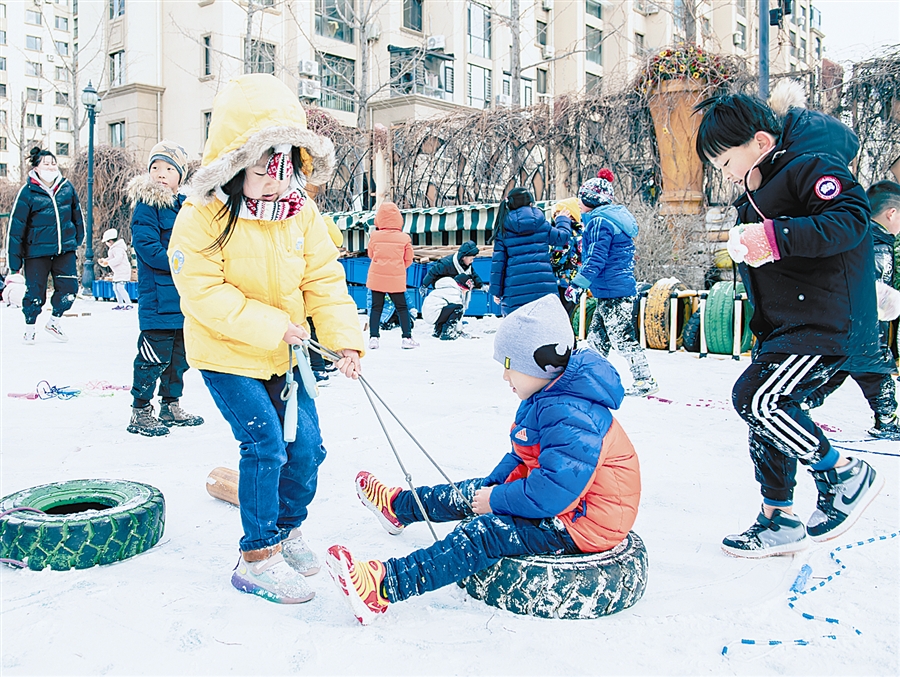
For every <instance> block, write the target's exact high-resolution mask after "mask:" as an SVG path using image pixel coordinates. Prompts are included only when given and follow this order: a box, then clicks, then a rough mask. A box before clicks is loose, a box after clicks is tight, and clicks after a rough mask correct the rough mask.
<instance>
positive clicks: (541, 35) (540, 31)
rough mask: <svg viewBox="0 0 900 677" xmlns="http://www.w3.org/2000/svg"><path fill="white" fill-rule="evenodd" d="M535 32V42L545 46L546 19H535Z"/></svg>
mask: <svg viewBox="0 0 900 677" xmlns="http://www.w3.org/2000/svg"><path fill="white" fill-rule="evenodd" d="M536 27H537V30H536V33H537V43H538V44H539V45H541V46H542V47H546V46H547V22H546V21H537V22H536Z"/></svg>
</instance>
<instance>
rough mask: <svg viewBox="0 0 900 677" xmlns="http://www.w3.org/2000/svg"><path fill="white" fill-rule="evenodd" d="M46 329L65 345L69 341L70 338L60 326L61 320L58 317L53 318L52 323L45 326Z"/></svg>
mask: <svg viewBox="0 0 900 677" xmlns="http://www.w3.org/2000/svg"><path fill="white" fill-rule="evenodd" d="M44 329H45V330H46V332H47V333H48V334H50V335H51V336H52V337H53V338H55V339H56V340H57V341H62V342H63V343H65V342H66V341H68V340H69V337H68V336H66V333H65V332H64V331H63V330H62V327H61V326H60V319H59V318H58V317H51V318H50V321H49V322H47V324H46V325H45V326H44Z"/></svg>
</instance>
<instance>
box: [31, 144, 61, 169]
mask: <svg viewBox="0 0 900 677" xmlns="http://www.w3.org/2000/svg"><path fill="white" fill-rule="evenodd" d="M47 156H49V157H52V158H53V159H54V160H55V159H56V156H55V155H54V154H53V153H51V152H50V151H49V150H42V149H41V147H40V146H35V147H34V148H32V149H31V150H30V151H28V161H29V162H30V163H31V168H32V169H34V168H35V167H37V166H38V165H39V164H41V159H42V158H45V157H47Z"/></svg>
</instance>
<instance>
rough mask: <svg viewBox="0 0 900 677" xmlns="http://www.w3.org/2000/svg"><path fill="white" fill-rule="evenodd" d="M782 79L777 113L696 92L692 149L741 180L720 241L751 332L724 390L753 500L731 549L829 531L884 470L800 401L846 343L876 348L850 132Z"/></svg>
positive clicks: (870, 493)
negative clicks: (739, 431)
mask: <svg viewBox="0 0 900 677" xmlns="http://www.w3.org/2000/svg"><path fill="white" fill-rule="evenodd" d="M783 83H784V84H781V83H779V86H776V88H775V90H774V91H773V95H772V100H773V108H776V110H779V112H781V113H782V115H783V117H781V118H779V117H776V114H775V112H774V111H773V109H772V108H769V107H768V106H766V104H765V103H763V102H762V101H760V100H759V99H756V98H754V97H750V96H747V95H744V94H737V95H733V96H724V97H719V98H714V99H708V100H707V101H703V102H702V103H700V104H699V105H698V106H697V109H698V110H702V111H703V119H702V120H701V122H700V129H699V133H698V136H697V153H698V154H699V155H700V157H701V158H703V159H704V160H705V161H708V162H711V163H712V164H713V165H714V166H715V167H716V168H717V169H719V170H721V171H722V173H723V175H724V176H725V178H726V179H728V180H730V181H732V182H733V183H735V184H737V185H739V186H741V187H742V188H743V189H744V191H745V192H744V195H742V196H741V197H740V198H739V199H738V200H737V202H736V203H735V206H736V207H737V210H738V223H739V224H740V225H738V226H735V227H734V228H733V229H732V230H731V233H730V238H729V246H728V251H729V253H730V254H731V256H732V258H733V259H734V260H735V261H736V262H737V263H738V264H739V268H740V272H741V277H742V278H743V280H744V284H745V285H746V287H747V291H748V294H749V297H750V302H751V303H752V305H753V308H754V311H753V317H752V319H751V321H750V328H751V329H752V331H753V333H754V334H755V335H756V338H757V346H756V350H755V351H754V356H753V362H752V364H751V365H750V366H749V367H748V368H747V369H746V371H744V373H743V374H742V375H741V376H740V378H739V379H738V381H737V382H736V383H735V385H734V389H733V392H732V399H733V402H734V407H735V409H736V410H737V412H738V414H740V416H741V417H742V418H743V419H744V420H745V421H746V422H747V423H748V425H749V427H750V455H751V457H752V459H753V463H754V465H755V466H756V479H757V481H758V482H759V483H760V485H761V490H762V496H763V505H762V511H761V512H760V514H759V516H758V517H757V519H756V522H755V523H754V524H753V525H752V526H751V527H750V528H749V529H747V531H745V532H744V533H742V534H735V535H731V536H728V537H726V538H725V540H724V541H723V544H722V548H723V549H724V550H725V552H727V553H728V554H731V555H735V556H739V557H753V558H756V557H769V556H772V555H779V554H785V553H792V552H797V551H800V550H802V549H804V548H805V547H807V545H808V542H809V540H810V538H811V539H812V540H813V541H827V540H830V539H832V538H835V537H837V536H839V535H840V534H842V533H844V532H845V531H846V530H847V529H849V528H850V527H851V526H852V524H853V523H854V522H855V521H856V520H857V519H858V518H859V515H860V513H862V511H863V510H864V509H865V508H866V507H867V506H868V505H869V503H871V501H872V499H874V497H875V495H876V494H877V493H878V491H879V490H880V489H881V486H882V485H883V484H884V479H883V478H882V477H880V476H879V475H877V474H876V472H875V470H874V469H872V467H871V466H869V464H868V463H866V462H865V461H863V460H861V459H858V458H845V457H842V456H841V455H840V454H839V453H838V451H837V450H836V449H834V448H833V447H832V446H831V444H830V443H829V441H828V439H827V438H826V437H825V435H824V433H823V432H822V430H821V429H820V428H819V427H818V426H817V425H816V424H815V423H814V422H813V420H812V419H811V418H810V417H809V415H808V413H807V412H806V410H805V409H804V408H803V407H801V403H803V402H804V400H805V399H806V397H807V396H808V395H809V394H810V393H812V392H813V391H815V390H816V389H817V388H819V387H821V386H822V385H823V384H825V383H826V382H827V381H828V379H829V378H831V376H832V375H833V374H834V373H835V372H836V371H837V370H838V369H840V368H841V366H842V365H843V364H844V363H845V361H846V360H847V358H848V357H850V356H857V355H861V356H874V355H877V352H878V335H877V332H876V301H875V287H874V285H873V284H872V275H873V271H874V267H875V262H874V254H873V248H872V236H871V234H870V232H869V205H868V202H867V200H866V194H865V191H863V189H862V187H861V186H860V185H859V184H858V183H857V182H856V181H855V179H854V178H853V176H852V175H851V174H850V172H849V171H848V169H847V165H848V164H849V163H850V161H851V160H852V159H853V157H854V156H855V155H856V153H857V151H858V150H859V142H858V140H857V138H856V135H855V134H854V133H853V132H852V131H851V130H850V129H849V128H847V127H846V126H844V125H843V124H841V123H840V122H838V121H837V120H836V119H834V118H832V117H830V116H827V115H824V114H822V113H818V112H815V111H810V110H806V109H805V108H803V105H804V104H803V94H802V88H800V86H799V85H797V84H796V83H792V82H789V81H783ZM776 102H777V103H776ZM798 461H799V462H800V463H802V464H803V465H806V466H809V472H810V473H811V474H812V475H813V478H814V479H815V482H816V487H817V489H818V494H819V495H818V501H817V509H816V510H815V511H814V512H813V514H812V516H811V517H810V519H809V521H808V522H807V524H806V526H805V527H804V525H803V522H802V521H801V520H800V519H798V518H797V517H796V516H795V515H794V513H793V491H794V485H795V484H796V482H795V479H794V477H795V474H796V471H797V462H798ZM807 535H808V536H809V538H807Z"/></svg>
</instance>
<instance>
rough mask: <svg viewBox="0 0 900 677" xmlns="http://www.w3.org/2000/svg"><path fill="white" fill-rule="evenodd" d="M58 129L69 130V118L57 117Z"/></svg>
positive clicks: (59, 130)
mask: <svg viewBox="0 0 900 677" xmlns="http://www.w3.org/2000/svg"><path fill="white" fill-rule="evenodd" d="M56 131H58V132H69V131H71V130H70V129H69V118H56Z"/></svg>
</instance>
